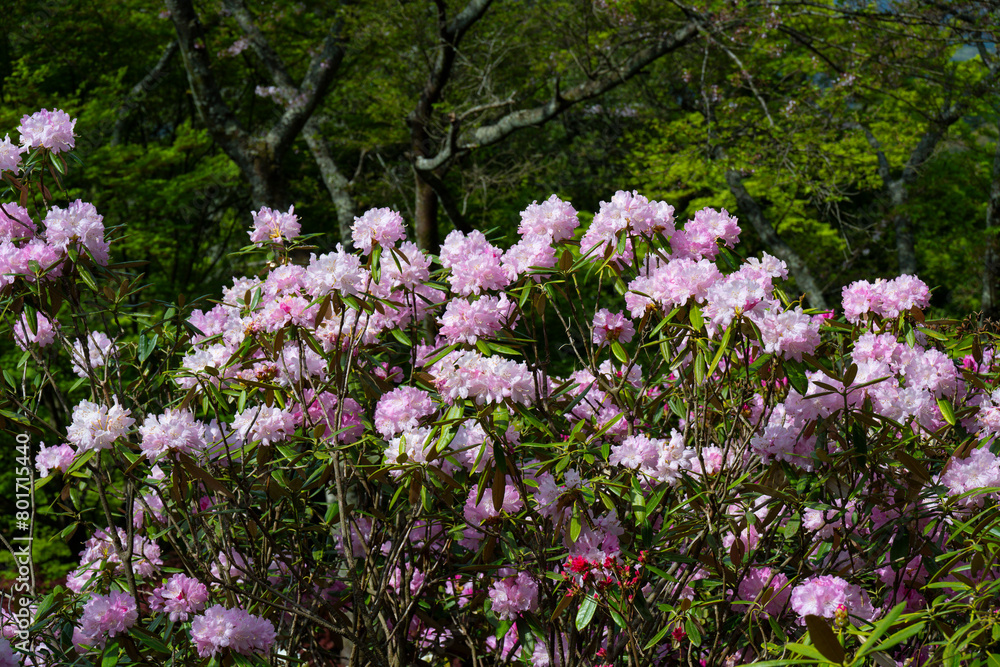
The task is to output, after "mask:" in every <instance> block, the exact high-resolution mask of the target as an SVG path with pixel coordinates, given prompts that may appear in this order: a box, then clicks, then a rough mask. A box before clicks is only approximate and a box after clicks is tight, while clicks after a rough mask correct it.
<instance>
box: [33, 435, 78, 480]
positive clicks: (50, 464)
mask: <svg viewBox="0 0 1000 667" xmlns="http://www.w3.org/2000/svg"><path fill="white" fill-rule="evenodd" d="M74 459H76V450H74V449H73V448H72V447H71V446H70V445H68V444H66V443H63V444H61V445H58V446H56V447H46V446H45V443H44V442H43V443H42V446H41V448H40V449H39V450H38V454H37V455H36V456H35V468H36V469H37V470H38V476H39V477H48V476H49V473H51V472H54V471H56V470H58V471H60V472H66V471H67V470H69V467H70V466H71V465H72V464H73V461H74Z"/></svg>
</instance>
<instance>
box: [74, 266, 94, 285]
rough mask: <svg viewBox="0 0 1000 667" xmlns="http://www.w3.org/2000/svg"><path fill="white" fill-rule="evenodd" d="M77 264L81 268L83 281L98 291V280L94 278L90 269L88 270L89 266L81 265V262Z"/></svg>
mask: <svg viewBox="0 0 1000 667" xmlns="http://www.w3.org/2000/svg"><path fill="white" fill-rule="evenodd" d="M77 266H78V267H79V269H80V279H81V280H83V282H85V283H86V284H87V287H89V288H90V289H92V290H94V291H95V292H96V291H97V281H96V280H94V276H93V274H91V273H90V271H89V270H87V267H85V266H80V265H79V264H78V265H77Z"/></svg>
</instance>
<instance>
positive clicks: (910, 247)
mask: <svg viewBox="0 0 1000 667" xmlns="http://www.w3.org/2000/svg"><path fill="white" fill-rule="evenodd" d="M894 222H895V226H896V258H897V259H898V260H899V273H900V275H904V274H905V275H911V276H915V275H917V248H916V243H915V242H914V240H913V226H912V224H911V223H910V216H908V215H902V214H897V215H896V219H895V221H894Z"/></svg>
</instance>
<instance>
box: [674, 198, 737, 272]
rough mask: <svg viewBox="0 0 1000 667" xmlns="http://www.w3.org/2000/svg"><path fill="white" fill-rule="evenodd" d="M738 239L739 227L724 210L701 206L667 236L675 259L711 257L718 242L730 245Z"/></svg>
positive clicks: (716, 250)
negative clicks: (689, 218) (678, 228)
mask: <svg viewBox="0 0 1000 667" xmlns="http://www.w3.org/2000/svg"><path fill="white" fill-rule="evenodd" d="M739 239H740V227H739V225H737V224H736V218H735V217H733V216H731V215H729V213H728V212H726V209H722V211H716V210H715V209H712V208H703V209H702V210H700V211H698V212H697V213H695V214H694V220H688V221H687V224H686V225H684V229H681V230H678V231H677V233H675V234H674V235H673V236H672V237H671V238H670V246H671V248H673V251H674V252H673V256H674V257H676V258H682V257H687V258H691V259H696V260H697V259H702V258H705V259H715V256H716V255H718V254H719V246H718V242H719V241H722V243H723V245H725V246H727V247H729V248H732V247H733V246H734V245H736V243H737V241H739Z"/></svg>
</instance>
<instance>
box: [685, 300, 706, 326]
mask: <svg viewBox="0 0 1000 667" xmlns="http://www.w3.org/2000/svg"><path fill="white" fill-rule="evenodd" d="M688 320H690V321H691V326H693V327H694V328H695V330H697V331H701V330H702V328H703V327H704V326H705V318H704V317H702V316H701V308H699V307H698V306H696V305H694V304H692V305H691V311H690V312H689V313H688Z"/></svg>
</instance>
